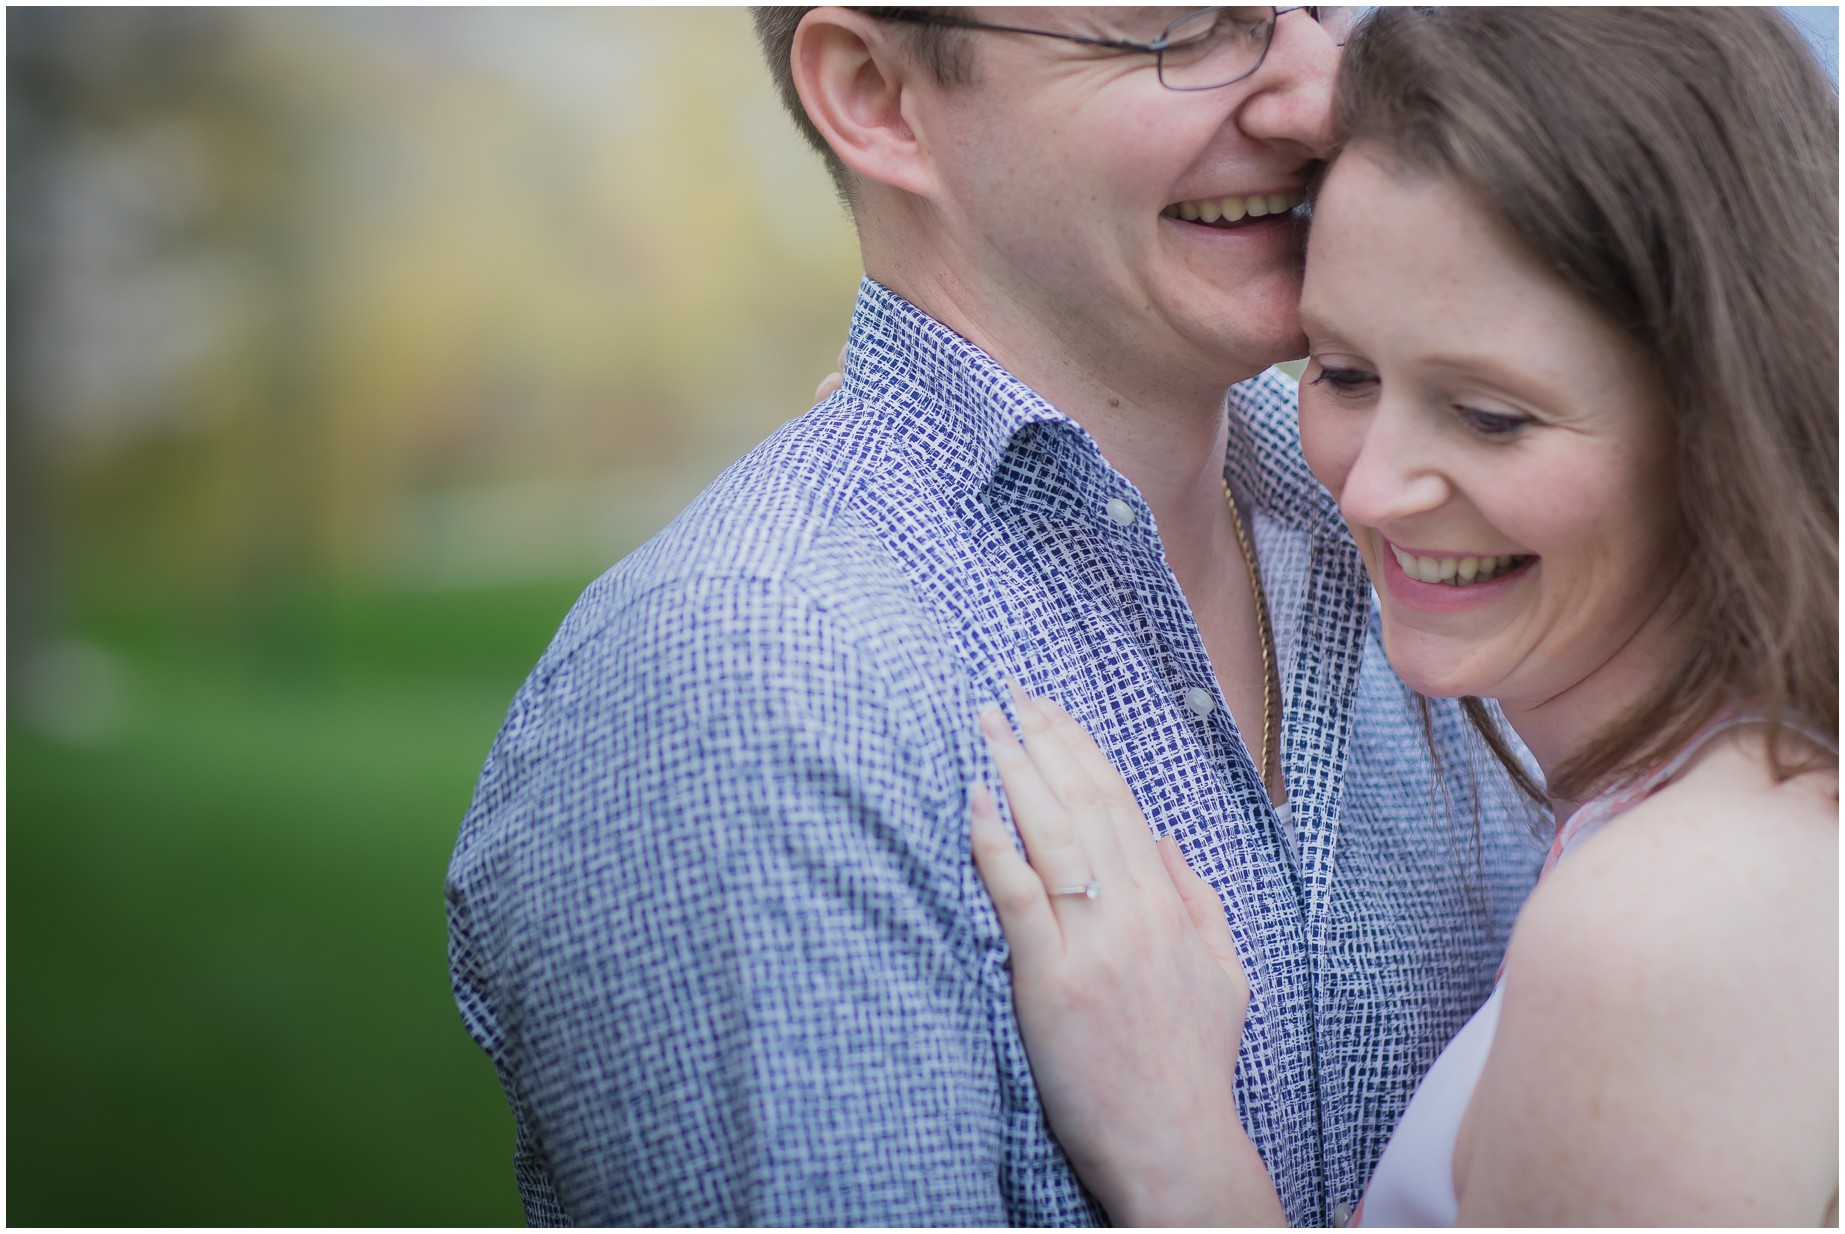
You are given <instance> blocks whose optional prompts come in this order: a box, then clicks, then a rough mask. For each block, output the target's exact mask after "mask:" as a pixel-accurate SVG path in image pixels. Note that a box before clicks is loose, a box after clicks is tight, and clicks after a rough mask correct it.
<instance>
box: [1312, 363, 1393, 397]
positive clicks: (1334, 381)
mask: <svg viewBox="0 0 1845 1234" xmlns="http://www.w3.org/2000/svg"><path fill="white" fill-rule="evenodd" d="M1313 367H1314V368H1315V369H1316V370H1318V371H1317V372H1315V373H1314V374H1313V376H1312V377H1310V378H1308V380H1307V384H1308V385H1310V386H1319V387H1321V388H1323V389H1324V390H1326V391H1327V392H1328V393H1330V394H1332V395H1334V396H1336V397H1338V398H1358V397H1361V396H1363V395H1366V394H1369V393H1370V392H1371V391H1372V390H1373V389H1375V388H1376V386H1377V384H1378V380H1377V374H1375V373H1372V372H1370V371H1368V370H1366V369H1361V368H1351V367H1347V366H1341V365H1334V364H1327V363H1325V362H1323V361H1320V360H1315V361H1314V362H1313Z"/></svg>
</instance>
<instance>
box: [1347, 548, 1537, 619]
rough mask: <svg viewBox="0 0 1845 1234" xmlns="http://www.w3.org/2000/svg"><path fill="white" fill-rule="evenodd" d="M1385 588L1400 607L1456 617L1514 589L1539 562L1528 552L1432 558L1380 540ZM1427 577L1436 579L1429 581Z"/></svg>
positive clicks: (1448, 555)
mask: <svg viewBox="0 0 1845 1234" xmlns="http://www.w3.org/2000/svg"><path fill="white" fill-rule="evenodd" d="M1377 541H1378V543H1379V544H1380V545H1381V546H1382V548H1383V551H1382V553H1380V554H1379V556H1380V557H1381V558H1382V560H1381V562H1380V563H1379V564H1380V565H1381V566H1382V567H1383V575H1384V577H1383V579H1382V582H1383V584H1384V589H1385V590H1387V591H1388V592H1389V593H1390V596H1391V598H1392V599H1394V600H1396V601H1398V602H1400V603H1402V604H1403V605H1405V606H1407V607H1409V608H1414V609H1420V610H1422V611H1423V612H1431V613H1455V612H1464V611H1466V610H1468V609H1473V608H1478V607H1480V606H1481V605H1483V604H1490V603H1493V602H1495V601H1497V600H1499V599H1501V598H1502V597H1504V595H1505V594H1506V592H1508V591H1510V590H1511V589H1512V588H1513V587H1516V586H1517V585H1518V583H1519V582H1520V581H1521V580H1522V579H1523V578H1524V577H1525V576H1526V575H1527V574H1529V573H1530V572H1531V567H1532V564H1533V563H1534V562H1536V561H1537V560H1538V559H1537V557H1536V556H1535V555H1534V554H1529V553H1522V554H1521V553H1476V554H1459V553H1444V554H1435V553H1428V552H1419V551H1417V550H1413V549H1406V548H1401V547H1399V546H1398V545H1395V544H1392V543H1391V542H1390V541H1388V540H1386V539H1384V538H1383V537H1382V536H1379V537H1377ZM1431 578H1433V579H1434V581H1429V580H1430V579H1431Z"/></svg>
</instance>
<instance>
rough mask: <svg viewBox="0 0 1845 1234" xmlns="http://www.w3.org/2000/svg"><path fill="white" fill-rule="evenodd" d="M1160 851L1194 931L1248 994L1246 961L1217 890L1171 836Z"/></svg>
mask: <svg viewBox="0 0 1845 1234" xmlns="http://www.w3.org/2000/svg"><path fill="white" fill-rule="evenodd" d="M1158 850H1159V855H1160V859H1161V860H1162V861H1163V862H1164V863H1165V866H1166V873H1167V874H1169V875H1171V876H1172V885H1173V886H1174V887H1175V888H1176V889H1177V890H1178V892H1179V899H1180V900H1181V901H1183V902H1184V904H1185V912H1186V915H1187V916H1189V917H1190V918H1191V921H1192V929H1193V931H1194V932H1195V933H1196V934H1197V935H1198V937H1199V939H1200V940H1202V941H1203V943H1204V945H1205V948H1206V949H1207V950H1208V951H1209V952H1210V953H1211V956H1212V958H1213V959H1215V960H1216V961H1217V962H1218V963H1219V964H1220V965H1222V966H1223V968H1224V971H1225V972H1227V973H1229V974H1230V976H1231V977H1233V978H1234V979H1235V981H1236V984H1237V988H1238V989H1240V990H1242V991H1243V993H1244V994H1245V995H1247V994H1248V993H1249V979H1248V977H1247V976H1246V975H1245V974H1244V972H1243V961H1242V960H1241V959H1240V958H1239V957H1238V956H1237V954H1236V942H1235V940H1234V939H1232V938H1231V936H1230V919H1229V917H1228V916H1227V915H1226V914H1225V913H1224V902H1223V899H1222V898H1221V897H1219V896H1218V894H1217V889H1216V888H1215V887H1213V886H1211V884H1209V883H1207V882H1205V881H1204V879H1202V878H1200V877H1199V876H1198V872H1197V871H1196V870H1193V869H1192V868H1191V866H1190V865H1188V864H1186V861H1185V854H1184V853H1183V852H1181V851H1180V850H1179V842H1178V841H1177V840H1174V839H1173V838H1172V837H1171V836H1166V837H1165V838H1164V839H1162V840H1161V841H1160V842H1159V846H1158Z"/></svg>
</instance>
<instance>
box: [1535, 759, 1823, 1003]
mask: <svg viewBox="0 0 1845 1234" xmlns="http://www.w3.org/2000/svg"><path fill="white" fill-rule="evenodd" d="M1838 858H1839V803H1838V775H1837V772H1836V770H1830V769H1828V770H1825V771H1816V772H1809V773H1807V774H1804V775H1800V776H1796V777H1794V778H1793V779H1789V780H1785V781H1781V782H1779V783H1777V782H1776V781H1775V779H1774V777H1773V776H1772V775H1771V774H1770V772H1769V769H1768V764H1767V760H1766V758H1765V756H1764V751H1763V748H1762V743H1761V741H1760V738H1759V736H1756V735H1754V734H1753V733H1751V732H1749V731H1747V730H1745V731H1743V732H1739V733H1737V734H1735V735H1733V736H1730V737H1726V738H1724V739H1720V740H1719V741H1717V742H1713V743H1712V746H1711V748H1710V749H1709V750H1708V751H1707V752H1706V753H1705V755H1704V756H1703V757H1701V758H1700V759H1698V760H1697V761H1696V762H1695V763H1694V764H1692V765H1691V766H1690V767H1689V768H1688V769H1687V770H1686V772H1685V773H1684V774H1683V775H1682V776H1681V777H1680V778H1679V779H1677V780H1676V781H1675V782H1673V783H1672V784H1671V785H1669V786H1667V787H1666V788H1664V789H1662V790H1661V791H1660V792H1658V793H1656V794H1654V795H1653V796H1652V797H1650V798H1648V799H1647V800H1646V801H1644V802H1642V803H1640V804H1639V805H1637V806H1635V807H1634V808H1633V809H1631V810H1629V811H1628V812H1627V813H1626V814H1623V815H1622V816H1621V817H1619V818H1617V819H1615V820H1614V821H1613V822H1611V823H1610V824H1608V826H1607V827H1606V828H1604V829H1603V830H1602V831H1601V832H1600V833H1599V834H1597V835H1595V836H1593V837H1591V838H1589V839H1588V840H1586V841H1585V842H1583V843H1582V844H1581V845H1580V846H1579V847H1578V848H1577V849H1575V850H1574V851H1573V852H1572V853H1571V854H1570V855H1569V857H1568V858H1567V859H1565V860H1564V861H1563V862H1561V863H1560V864H1559V865H1558V866H1557V867H1556V869H1555V870H1553V871H1552V872H1551V874H1550V876H1549V877H1547V878H1546V879H1545V880H1544V881H1543V883H1542V884H1541V885H1540V886H1539V887H1538V889H1537V890H1536V891H1535V892H1533V894H1532V896H1531V899H1530V901H1529V902H1528V903H1527V905H1526V908H1525V912H1524V915H1523V916H1522V917H1521V918H1520V921H1519V926H1518V931H1517V932H1516V933H1515V935H1514V939H1513V943H1512V958H1513V961H1514V963H1516V962H1518V961H1521V960H1522V961H1525V962H1527V963H1529V964H1531V965H1533V966H1538V965H1542V966H1546V967H1548V966H1549V965H1551V964H1554V963H1563V964H1566V965H1568V966H1569V967H1570V969H1571V970H1572V971H1573V972H1574V974H1575V976H1576V977H1577V978H1578V979H1594V978H1595V977H1597V976H1598V975H1602V974H1605V975H1606V976H1607V977H1608V978H1609V979H1611V980H1614V981H1620V982H1626V981H1628V980H1630V979H1632V978H1634V977H1635V975H1636V974H1635V973H1634V971H1633V970H1634V969H1636V968H1644V969H1647V970H1649V971H1652V972H1656V973H1659V974H1661V975H1665V974H1669V973H1673V972H1676V971H1678V970H1679V969H1680V968H1681V965H1685V964H1688V965H1690V966H1691V967H1690V969H1689V971H1687V972H1686V974H1685V975H1686V976H1692V975H1695V976H1696V979H1697V980H1698V982H1699V983H1700V986H1701V988H1703V989H1705V990H1710V989H1711V988H1712V982H1713V981H1715V982H1717V983H1719V984H1721V982H1722V981H1723V980H1724V977H1723V976H1721V975H1720V974H1716V973H1713V972H1712V971H1711V963H1712V961H1714V960H1716V959H1717V958H1718V957H1730V958H1733V959H1735V960H1737V961H1739V962H1741V961H1743V960H1744V959H1745V957H1753V959H1750V960H1749V961H1748V962H1747V963H1746V964H1743V965H1742V968H1741V969H1740V970H1739V971H1737V972H1736V973H1734V974H1733V975H1732V976H1731V977H1730V978H1729V979H1732V980H1738V981H1752V982H1759V981H1763V980H1768V979H1771V978H1773V977H1774V976H1776V975H1777V974H1776V971H1775V970H1776V967H1777V962H1792V963H1791V964H1790V965H1789V967H1788V972H1787V975H1788V976H1790V977H1795V976H1797V977H1798V978H1799V979H1800V980H1802V981H1803V982H1808V981H1813V980H1816V979H1819V978H1821V977H1823V978H1825V979H1827V980H1830V981H1832V983H1833V985H1834V987H1835V988H1836V982H1837V965H1836V962H1834V963H1832V964H1831V965H1830V966H1829V971H1828V972H1826V973H1824V974H1820V973H1814V972H1812V971H1811V968H1810V966H1809V965H1808V964H1807V963H1805V962H1804V961H1805V959H1806V958H1807V957H1806V956H1805V955H1804V954H1803V953H1804V951H1805V948H1806V947H1808V946H1811V945H1813V944H1815V943H1818V942H1820V941H1825V942H1829V944H1830V946H1831V954H1832V955H1833V956H1835V957H1836V954H1837V942H1838V937H1837V935H1838V924H1837V923H1838V874H1839V862H1838ZM1693 949H1695V952H1694V951H1693ZM1693 954H1696V955H1697V956H1698V957H1700V958H1698V959H1696V960H1693V959H1691V956H1692V955H1693ZM1675 961H1677V962H1675Z"/></svg>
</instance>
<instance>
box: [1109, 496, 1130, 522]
mask: <svg viewBox="0 0 1845 1234" xmlns="http://www.w3.org/2000/svg"><path fill="white" fill-rule="evenodd" d="M1108 517H1110V518H1112V519H1114V520H1115V521H1116V522H1117V523H1120V524H1121V525H1122V526H1123V527H1132V526H1133V525H1134V507H1133V506H1130V505H1129V504H1128V503H1127V502H1125V501H1123V500H1121V498H1119V497H1110V498H1109V499H1108Z"/></svg>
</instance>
